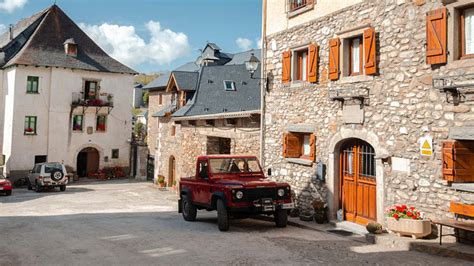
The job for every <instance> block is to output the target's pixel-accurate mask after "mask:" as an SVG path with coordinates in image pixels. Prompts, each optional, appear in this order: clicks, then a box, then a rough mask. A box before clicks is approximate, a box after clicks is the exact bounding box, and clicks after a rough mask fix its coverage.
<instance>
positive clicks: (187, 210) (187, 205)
mask: <svg viewBox="0 0 474 266" xmlns="http://www.w3.org/2000/svg"><path fill="white" fill-rule="evenodd" d="M182 204H183V206H182V209H183V218H184V220H185V221H188V222H193V221H196V215H197V209H196V206H194V205H193V203H192V202H191V200H190V199H189V196H187V195H184V196H183V201H182Z"/></svg>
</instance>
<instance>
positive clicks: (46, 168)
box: [44, 163, 63, 174]
mask: <svg viewBox="0 0 474 266" xmlns="http://www.w3.org/2000/svg"><path fill="white" fill-rule="evenodd" d="M55 170H58V171H61V172H62V171H63V167H62V165H61V164H59V163H57V164H45V165H44V172H45V173H46V174H51V173H52V172H53V171H55Z"/></svg>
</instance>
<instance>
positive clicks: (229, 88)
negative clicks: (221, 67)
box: [224, 80, 235, 91]
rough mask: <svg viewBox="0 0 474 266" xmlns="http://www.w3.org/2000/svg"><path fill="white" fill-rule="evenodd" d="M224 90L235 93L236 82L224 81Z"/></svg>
mask: <svg viewBox="0 0 474 266" xmlns="http://www.w3.org/2000/svg"><path fill="white" fill-rule="evenodd" d="M224 88H225V90H226V91H235V82H234V81H232V80H224Z"/></svg>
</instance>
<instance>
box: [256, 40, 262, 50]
mask: <svg viewBox="0 0 474 266" xmlns="http://www.w3.org/2000/svg"><path fill="white" fill-rule="evenodd" d="M256 42H257V47H258V49H262V37H259V38H257V39H256Z"/></svg>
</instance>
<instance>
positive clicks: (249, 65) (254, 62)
mask: <svg viewBox="0 0 474 266" xmlns="http://www.w3.org/2000/svg"><path fill="white" fill-rule="evenodd" d="M259 64H260V61H259V60H258V58H257V57H256V56H255V55H254V54H253V53H252V55H251V56H250V59H249V61H246V62H245V68H246V69H247V71H248V72H250V77H251V78H253V75H254V74H255V72H256V71H257V68H258V65H259Z"/></svg>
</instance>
